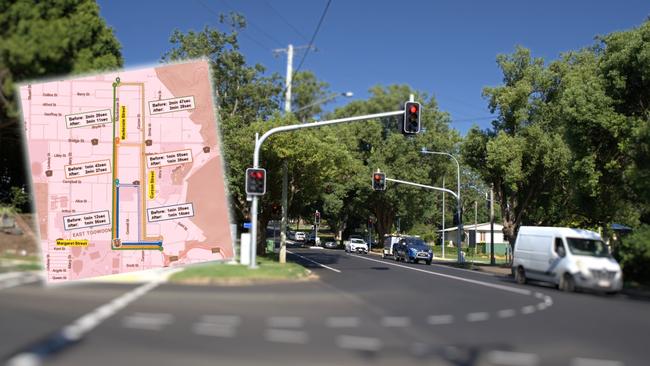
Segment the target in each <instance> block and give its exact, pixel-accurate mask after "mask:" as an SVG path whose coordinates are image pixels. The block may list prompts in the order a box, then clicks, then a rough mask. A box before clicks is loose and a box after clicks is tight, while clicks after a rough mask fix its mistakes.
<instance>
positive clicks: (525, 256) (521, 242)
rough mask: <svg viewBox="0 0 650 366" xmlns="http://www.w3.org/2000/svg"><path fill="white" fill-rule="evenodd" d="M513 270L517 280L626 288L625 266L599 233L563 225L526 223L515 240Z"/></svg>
mask: <svg viewBox="0 0 650 366" xmlns="http://www.w3.org/2000/svg"><path fill="white" fill-rule="evenodd" d="M512 272H513V275H514V276H515V280H516V281H517V283H520V284H524V283H526V280H527V279H534V280H540V281H546V282H551V283H554V284H556V285H558V287H559V288H560V289H561V290H563V291H574V290H575V289H576V288H586V289H595V290H599V291H606V292H617V291H620V290H621V288H622V287H623V274H622V272H621V266H619V264H618V263H617V262H616V260H615V259H614V258H612V256H611V255H610V254H609V250H608V248H607V246H606V245H605V243H603V240H602V238H601V237H600V235H598V233H595V232H593V231H589V230H582V229H571V228H563V227H537V226H522V227H521V228H519V233H518V234H517V240H516V242H515V250H514V258H513V262H512Z"/></svg>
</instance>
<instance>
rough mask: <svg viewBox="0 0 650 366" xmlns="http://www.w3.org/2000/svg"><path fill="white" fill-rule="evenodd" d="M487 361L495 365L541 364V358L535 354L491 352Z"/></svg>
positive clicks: (529, 365)
mask: <svg viewBox="0 0 650 366" xmlns="http://www.w3.org/2000/svg"><path fill="white" fill-rule="evenodd" d="M487 359H488V361H489V362H490V363H491V364H493V365H507V366H535V365H538V364H539V356H538V355H536V354H533V353H521V352H508V351H490V352H489V353H488V354H487Z"/></svg>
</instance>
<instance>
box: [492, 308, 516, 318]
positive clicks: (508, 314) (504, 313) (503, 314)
mask: <svg viewBox="0 0 650 366" xmlns="http://www.w3.org/2000/svg"><path fill="white" fill-rule="evenodd" d="M516 313H517V312H516V311H515V309H503V310H499V311H497V316H498V317H499V318H512V317H513V316H515V314H516Z"/></svg>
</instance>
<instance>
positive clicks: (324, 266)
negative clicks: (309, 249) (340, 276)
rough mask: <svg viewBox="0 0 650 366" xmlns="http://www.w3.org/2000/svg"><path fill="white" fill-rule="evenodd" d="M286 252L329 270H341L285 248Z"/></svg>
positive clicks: (337, 271)
mask: <svg viewBox="0 0 650 366" xmlns="http://www.w3.org/2000/svg"><path fill="white" fill-rule="evenodd" d="M287 253H289V254H293V255H295V256H296V257H299V258H302V259H304V260H306V261H308V262H311V263H314V264H317V265H319V266H321V267H323V268H327V269H329V270H330V271H334V272H336V273H341V271H340V270H338V269H336V268H332V267H330V266H326V265H324V264H322V263H318V262H316V261H315V260H312V259H309V258H307V257H305V256H302V255H300V254H296V253H294V252H292V251H290V250H287Z"/></svg>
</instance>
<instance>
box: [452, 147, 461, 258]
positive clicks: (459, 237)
mask: <svg viewBox="0 0 650 366" xmlns="http://www.w3.org/2000/svg"><path fill="white" fill-rule="evenodd" d="M450 156H451V157H452V159H454V161H455V162H456V168H457V169H458V172H457V173H458V195H457V196H456V201H457V203H458V205H457V210H458V228H457V229H458V259H457V260H458V263H460V262H461V256H460V251H461V249H462V248H463V213H462V205H461V203H460V164H458V160H456V158H455V157H454V156H453V155H451V154H450Z"/></svg>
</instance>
